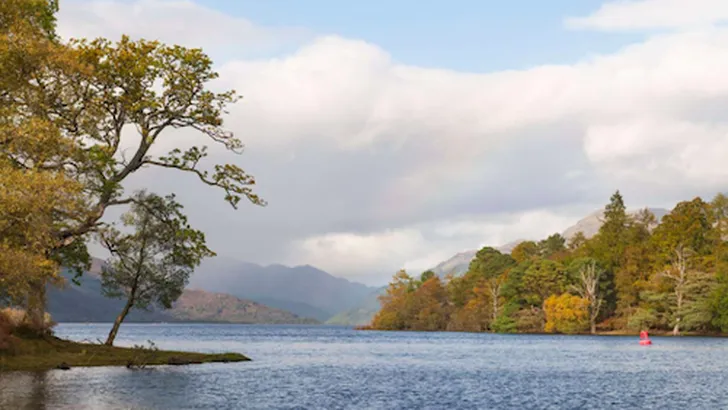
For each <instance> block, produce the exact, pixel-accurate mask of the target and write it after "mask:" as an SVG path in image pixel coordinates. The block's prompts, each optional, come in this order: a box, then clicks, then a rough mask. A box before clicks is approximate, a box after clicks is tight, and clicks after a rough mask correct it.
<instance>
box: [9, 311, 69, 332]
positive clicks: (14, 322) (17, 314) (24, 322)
mask: <svg viewBox="0 0 728 410" xmlns="http://www.w3.org/2000/svg"><path fill="white" fill-rule="evenodd" d="M0 315H2V316H3V317H4V318H5V319H6V321H7V322H8V323H9V325H10V327H11V328H12V330H13V331H16V330H17V331H18V332H22V333H23V334H32V333H36V334H37V333H40V334H47V333H50V331H51V329H52V328H53V327H54V326H55V325H56V323H55V322H53V319H52V318H51V315H50V314H49V313H48V312H46V313H45V316H44V320H43V328H42V329H34V328H33V326H32V324H31V323H30V322H29V321H28V316H27V314H26V313H25V310H24V309H20V308H14V307H8V308H4V309H2V310H0Z"/></svg>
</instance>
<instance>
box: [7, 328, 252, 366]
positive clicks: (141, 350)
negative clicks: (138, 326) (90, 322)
mask: <svg viewBox="0 0 728 410" xmlns="http://www.w3.org/2000/svg"><path fill="white" fill-rule="evenodd" d="M244 361H250V359H249V358H248V357H246V356H244V355H242V354H239V353H217V354H206V353H192V352H175V351H164V350H157V349H155V348H153V347H151V348H150V347H141V346H137V347H116V346H107V345H104V344H93V343H78V342H72V341H69V340H63V339H59V338H57V337H54V336H50V335H48V336H42V337H17V336H13V337H12V339H11V341H10V343H9V345H8V347H7V348H5V349H0V371H39V370H51V369H68V368H73V367H91V366H126V367H130V368H139V367H146V366H157V365H188V364H202V363H230V362H244Z"/></svg>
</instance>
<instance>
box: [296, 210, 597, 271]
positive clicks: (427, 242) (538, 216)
mask: <svg viewBox="0 0 728 410" xmlns="http://www.w3.org/2000/svg"><path fill="white" fill-rule="evenodd" d="M570 212H571V214H569V212H563V211H562V212H555V211H546V210H535V211H529V212H524V213H519V214H499V215H491V216H488V217H470V218H459V219H453V220H443V221H435V222H428V223H424V224H418V225H414V226H409V227H404V228H401V229H396V230H386V231H382V232H373V233H369V234H355V233H328V234H324V235H317V236H312V237H309V238H306V239H303V240H299V241H296V242H295V243H294V244H293V247H292V249H291V254H290V255H289V256H288V258H289V260H290V261H292V262H293V261H295V263H307V264H311V265H314V266H318V267H321V268H322V269H324V270H327V271H329V272H334V273H336V272H352V273H354V274H358V275H359V276H360V277H364V276H365V275H366V273H369V276H370V279H371V280H373V283H379V282H381V281H383V280H385V279H387V278H388V277H389V276H391V275H392V274H393V273H394V271H395V270H396V269H399V268H405V269H407V270H408V271H411V273H414V274H419V273H420V272H422V271H424V270H425V269H429V268H432V267H434V266H435V265H437V264H438V263H439V262H442V261H443V260H445V259H447V258H449V257H451V256H452V255H453V254H455V253H456V252H461V251H463V250H469V249H474V248H477V247H482V246H486V245H490V246H498V245H504V244H506V243H508V242H511V241H514V240H517V239H534V240H538V239H541V238H543V237H546V236H547V235H550V234H552V233H555V232H562V231H563V230H564V229H566V228H567V227H569V226H570V225H572V224H573V223H575V222H576V221H577V220H578V219H579V218H580V217H581V216H583V212H578V211H577V212H574V211H573V210H571V211H570ZM383 266H389V267H391V269H390V271H383V268H382V267H383Z"/></svg>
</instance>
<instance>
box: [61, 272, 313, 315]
mask: <svg viewBox="0 0 728 410" xmlns="http://www.w3.org/2000/svg"><path fill="white" fill-rule="evenodd" d="M99 266H100V264H99V263H98V261H95V266H94V267H93V268H92V271H91V272H87V273H86V274H84V275H83V276H81V278H80V279H79V280H80V283H81V286H78V285H75V284H73V283H71V281H70V279H71V278H72V277H73V274H71V273H70V272H64V276H65V277H66V279H69V280H67V283H66V286H65V287H64V288H62V289H58V288H55V287H49V288H48V312H49V313H50V314H51V317H52V318H53V320H54V321H56V322H113V321H114V320H115V319H116V316H117V315H118V314H119V312H121V309H122V308H123V306H124V301H123V300H120V299H110V298H107V297H105V296H103V295H102V293H101V281H100V278H99V276H98V267H99ZM126 321H127V322H188V321H195V322H225V323H271V324H279V323H280V324H283V323H289V324H299V323H319V321H317V320H315V319H309V318H307V317H301V316H298V315H295V314H293V313H291V312H287V311H284V310H281V309H275V308H271V307H268V306H265V305H263V304H260V303H257V302H253V301H250V300H243V299H239V298H237V297H234V296H231V295H226V294H221V293H210V292H205V291H202V290H190V289H188V290H185V291H184V292H183V293H182V296H181V297H180V298H179V300H178V301H177V302H176V303H175V304H174V306H173V308H172V309H170V310H165V311H151V312H147V311H139V310H133V311H132V312H131V313H130V314H129V316H127V319H126Z"/></svg>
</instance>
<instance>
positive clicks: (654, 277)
mask: <svg viewBox="0 0 728 410" xmlns="http://www.w3.org/2000/svg"><path fill="white" fill-rule="evenodd" d="M601 222H602V225H601V227H600V229H599V231H598V233H597V234H596V235H594V236H593V237H591V238H586V237H585V236H584V234H583V233H581V232H579V233H577V234H576V235H575V236H573V237H572V238H571V239H570V240H568V241H567V240H566V239H565V238H564V237H562V236H561V235H560V234H554V235H551V236H549V237H548V238H546V239H543V240H541V241H538V242H535V241H526V242H522V243H520V244H519V245H518V246H516V247H515V248H514V249H513V250H512V252H511V253H510V254H504V253H501V252H499V251H498V250H496V249H494V248H491V247H484V248H482V249H480V250H479V251H478V253H477V254H476V256H475V258H474V259H473V260H472V261H471V263H470V266H469V268H468V271H467V272H466V273H465V274H464V275H462V276H459V277H455V276H454V275H452V274H451V275H447V276H445V277H444V278H440V277H438V276H437V275H435V274H434V273H433V272H432V271H426V272H424V273H422V274H421V275H420V276H419V278H418V277H412V276H410V275H409V274H407V272H405V271H404V270H400V271H399V272H397V273H396V274H395V275H394V277H393V280H392V281H391V283H390V284H389V287H388V289H387V291H386V294H384V295H382V296H381V297H380V303H381V310H380V311H379V312H378V313H377V314H376V315H375V317H374V319H373V320H372V324H371V328H373V329H379V330H418V331H467V332H496V333H542V332H545V333H564V334H579V333H591V334H598V333H604V334H609V333H613V334H619V333H633V332H639V331H640V330H643V329H645V330H651V331H656V332H659V333H666V334H673V335H680V334H684V333H688V332H689V333H692V334H723V333H728V246H727V244H728V242H726V239H728V197H726V196H725V195H724V194H718V195H716V196H715V197H714V198H713V199H712V200H711V201H710V202H706V201H705V200H703V199H701V198H700V197H697V198H695V199H692V200H689V201H683V202H680V203H678V204H677V205H676V206H675V207H674V208H673V209H672V210H671V211H670V212H669V213H668V214H667V215H665V216H664V217H663V218H662V220H660V221H658V220H657V219H656V217H655V215H654V214H652V213H651V212H650V211H649V210H648V209H643V210H641V211H639V212H637V213H634V214H628V213H627V211H626V208H625V205H624V199H623V197H622V195H621V194H620V193H619V191H617V192H615V193H614V194H613V195H612V197H611V198H610V201H609V203H608V204H607V205H606V206H605V208H604V216H603V220H602V221H601Z"/></svg>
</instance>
